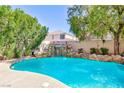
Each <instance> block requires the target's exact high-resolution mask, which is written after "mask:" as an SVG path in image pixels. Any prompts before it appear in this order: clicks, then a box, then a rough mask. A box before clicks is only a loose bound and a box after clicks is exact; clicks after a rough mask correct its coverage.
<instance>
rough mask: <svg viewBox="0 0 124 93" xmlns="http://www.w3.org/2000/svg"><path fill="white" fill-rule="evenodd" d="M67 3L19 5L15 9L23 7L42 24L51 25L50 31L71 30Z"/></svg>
mask: <svg viewBox="0 0 124 93" xmlns="http://www.w3.org/2000/svg"><path fill="white" fill-rule="evenodd" d="M68 7H69V6H65V5H63V6H62V5H21V6H20V5H18V6H12V8H13V9H15V8H21V9H22V10H24V11H25V12H26V13H28V14H30V15H32V16H33V17H36V18H37V19H38V21H39V23H41V24H42V25H45V26H47V27H49V31H56V30H61V31H65V32H69V25H68V24H67V21H66V20H67V18H68V17H67V9H68Z"/></svg>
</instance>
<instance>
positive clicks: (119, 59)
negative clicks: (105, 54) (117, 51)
mask: <svg viewBox="0 0 124 93" xmlns="http://www.w3.org/2000/svg"><path fill="white" fill-rule="evenodd" d="M112 59H113V61H115V62H118V63H121V62H122V57H121V56H120V55H113V56H112Z"/></svg>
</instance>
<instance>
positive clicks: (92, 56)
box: [89, 54, 98, 60]
mask: <svg viewBox="0 0 124 93" xmlns="http://www.w3.org/2000/svg"><path fill="white" fill-rule="evenodd" d="M89 59H91V60H98V57H97V55H96V54H92V55H89Z"/></svg>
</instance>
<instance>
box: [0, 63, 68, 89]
mask: <svg viewBox="0 0 124 93" xmlns="http://www.w3.org/2000/svg"><path fill="white" fill-rule="evenodd" d="M10 65H11V64H10V63H0V87H10V88H67V87H68V86H66V85H64V84H63V83H61V82H59V81H58V80H56V79H54V78H51V77H49V76H46V75H42V74H37V73H32V72H24V71H15V70H11V69H10V68H9V67H10Z"/></svg>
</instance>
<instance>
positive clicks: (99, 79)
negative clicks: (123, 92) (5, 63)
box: [11, 57, 124, 88]
mask: <svg viewBox="0 0 124 93" xmlns="http://www.w3.org/2000/svg"><path fill="white" fill-rule="evenodd" d="M11 68H12V69H14V70H21V71H30V72H36V73H40V74H45V75H48V76H51V77H53V78H55V79H57V80H59V81H61V82H63V83H64V84H66V85H68V86H70V87H73V88H121V87H124V65H121V64H117V63H114V62H98V61H94V60H88V59H81V58H66V57H52V58H36V59H28V60H22V62H18V63H15V64H13V65H11Z"/></svg>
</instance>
